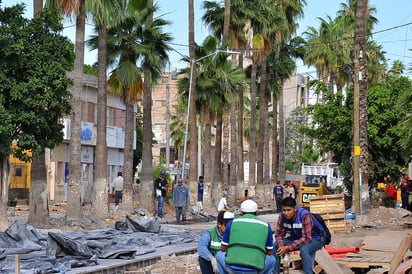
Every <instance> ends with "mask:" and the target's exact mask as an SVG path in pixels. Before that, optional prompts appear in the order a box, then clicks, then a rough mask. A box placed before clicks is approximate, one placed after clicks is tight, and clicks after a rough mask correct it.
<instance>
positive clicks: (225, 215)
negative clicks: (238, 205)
mask: <svg viewBox="0 0 412 274" xmlns="http://www.w3.org/2000/svg"><path fill="white" fill-rule="evenodd" d="M234 218H235V214H233V213H232V212H230V211H226V212H225V214H224V215H223V219H225V220H231V219H234Z"/></svg>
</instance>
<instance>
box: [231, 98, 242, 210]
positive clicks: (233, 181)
mask: <svg viewBox="0 0 412 274" xmlns="http://www.w3.org/2000/svg"><path fill="white" fill-rule="evenodd" d="M233 97H236V96H235V95H233ZM233 99H234V100H236V98H233ZM234 102H235V101H233V102H232V104H231V105H230V165H229V167H230V168H229V192H230V193H232V196H233V201H232V205H233V204H234V202H235V198H236V197H238V196H240V195H239V191H238V190H237V180H236V178H237V172H238V170H239V162H238V157H237V156H238V154H237V127H236V126H237V124H236V122H237V118H236V117H237V115H236V114H237V104H235V103H234ZM240 192H241V190H240ZM229 199H230V196H229Z"/></svg>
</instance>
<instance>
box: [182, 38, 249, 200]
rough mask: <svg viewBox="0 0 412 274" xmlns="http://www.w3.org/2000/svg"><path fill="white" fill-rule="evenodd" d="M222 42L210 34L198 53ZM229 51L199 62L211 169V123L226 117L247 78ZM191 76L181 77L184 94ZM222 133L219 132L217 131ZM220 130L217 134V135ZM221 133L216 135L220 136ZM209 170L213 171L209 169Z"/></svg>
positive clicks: (200, 100) (201, 106)
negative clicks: (233, 60) (231, 59)
mask: <svg viewBox="0 0 412 274" xmlns="http://www.w3.org/2000/svg"><path fill="white" fill-rule="evenodd" d="M219 44H220V42H219V40H218V39H217V38H216V37H212V36H209V37H207V38H206V39H205V40H204V42H203V45H202V47H199V46H196V56H198V57H199V58H202V56H207V55H210V54H211V53H213V52H215V51H216V48H217V47H218V46H219ZM227 57H228V55H227V54H224V53H220V54H217V55H216V56H210V57H208V58H205V59H203V60H202V61H201V62H200V63H199V64H198V65H197V66H196V69H197V72H196V74H197V79H196V83H197V84H196V90H197V100H196V105H197V111H198V112H199V113H200V122H201V123H202V124H203V125H204V127H205V141H204V150H203V151H204V152H203V153H202V155H203V156H204V157H205V159H206V160H205V165H206V164H207V165H208V169H207V171H210V170H211V169H210V165H211V160H209V159H210V158H211V151H212V149H211V127H212V126H213V125H214V124H215V120H216V119H217V120H219V121H221V120H222V117H223V116H224V115H225V114H226V113H228V112H229V108H230V106H231V105H232V104H234V101H233V100H234V99H236V97H234V95H236V94H237V93H236V90H235V86H236V85H240V84H242V82H243V81H244V75H243V70H241V69H239V68H232V67H231V63H230V62H228V60H227ZM182 73H185V74H186V75H188V74H189V71H188V69H185V70H183V71H182ZM188 78H189V77H185V78H182V79H181V80H180V81H179V90H180V91H181V93H182V95H183V96H182V98H187V96H188V94H187V90H188V86H189V81H188ZM216 123H218V122H216ZM217 134H218V133H217ZM217 134H216V135H217ZM217 138H218V137H217V136H216V139H217ZM213 162H214V163H217V164H218V165H220V156H219V159H214V161H213ZM207 174H209V173H207ZM213 183H214V184H213V190H215V191H216V192H213V193H212V201H213V200H214V201H216V199H218V198H220V195H221V193H220V192H219V187H218V185H217V181H213Z"/></svg>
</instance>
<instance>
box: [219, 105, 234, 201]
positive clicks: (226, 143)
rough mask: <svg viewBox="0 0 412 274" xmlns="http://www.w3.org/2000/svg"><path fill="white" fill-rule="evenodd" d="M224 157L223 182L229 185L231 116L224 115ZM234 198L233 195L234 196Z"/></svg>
mask: <svg viewBox="0 0 412 274" xmlns="http://www.w3.org/2000/svg"><path fill="white" fill-rule="evenodd" d="M222 135H223V138H222V150H223V151H222V153H223V155H222V157H223V178H222V179H223V181H222V183H223V184H224V185H227V186H228V185H229V136H230V114H229V113H225V114H223V124H222ZM232 196H233V195H232Z"/></svg>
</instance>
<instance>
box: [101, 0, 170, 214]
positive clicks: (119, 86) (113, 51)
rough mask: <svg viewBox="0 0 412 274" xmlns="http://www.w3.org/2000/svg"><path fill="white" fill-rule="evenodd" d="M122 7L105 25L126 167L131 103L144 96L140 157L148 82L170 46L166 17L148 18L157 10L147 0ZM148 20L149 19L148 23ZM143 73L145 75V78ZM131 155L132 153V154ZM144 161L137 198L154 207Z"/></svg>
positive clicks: (130, 146) (147, 117)
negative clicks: (120, 106)
mask: <svg viewBox="0 0 412 274" xmlns="http://www.w3.org/2000/svg"><path fill="white" fill-rule="evenodd" d="M124 8H125V10H123V12H122V13H123V14H124V15H125V18H124V19H123V20H121V21H120V22H119V23H116V24H115V25H113V26H111V27H110V28H109V29H108V41H107V44H108V60H109V67H113V68H114V69H113V70H112V71H111V73H110V77H109V85H110V86H111V88H112V90H113V92H115V93H116V94H118V95H119V96H120V97H121V98H122V99H123V101H124V102H125V104H126V126H125V127H126V129H125V130H126V133H125V138H126V139H125V167H126V165H127V164H131V163H133V161H130V163H129V162H128V158H129V157H128V156H127V155H128V153H129V152H133V144H132V140H133V131H134V128H135V123H134V108H133V104H134V103H135V102H137V101H139V100H142V99H143V97H144V102H143V108H144V109H143V111H144V116H143V120H144V122H143V127H144V131H145V132H149V134H150V140H149V141H147V140H146V137H145V136H146V134H145V136H144V137H143V138H144V139H143V142H144V145H143V147H144V149H143V159H145V157H146V156H147V151H146V149H145V147H148V148H150V149H151V142H152V136H151V132H152V125H151V119H150V115H151V111H150V110H151V96H149V95H148V93H150V90H151V85H152V84H153V83H154V82H155V81H156V79H158V78H159V77H160V75H161V70H162V69H163V68H164V66H165V62H166V60H167V57H168V56H167V50H169V46H167V45H166V43H167V42H168V41H170V40H171V37H170V35H169V34H167V33H163V32H162V28H163V27H164V26H165V25H167V24H168V22H167V21H165V20H162V19H160V18H158V19H155V20H153V21H151V20H149V18H151V16H152V15H153V13H155V12H156V9H157V7H156V6H153V7H151V6H150V5H148V2H147V0H136V1H130V2H128V5H126V6H124ZM148 22H151V23H150V24H148ZM144 71H145V72H144ZM143 73H144V76H145V78H144V81H143V77H142V76H143ZM146 101H147V102H146ZM145 107H146V108H145ZM147 120H149V122H150V124H148V121H147ZM145 142H149V143H145ZM130 157H133V154H131V156H130ZM143 164H145V162H143ZM146 165H148V163H146V164H145V166H144V167H143V170H142V171H143V174H142V184H143V190H142V194H141V197H140V199H141V205H142V206H143V207H145V208H147V209H153V198H152V195H151V193H153V181H152V178H150V179H149V178H147V177H148V174H149V175H151V174H152V161H151V160H150V167H149V166H146ZM127 170H129V171H131V170H132V168H130V169H126V170H125V171H124V173H126V172H128V171H127ZM130 173H131V172H130ZM128 176H129V175H128ZM130 176H131V174H130ZM125 178H126V177H125ZM130 181H131V180H130ZM125 183H126V188H128V187H130V188H131V184H130V186H128V185H127V183H128V181H127V180H125ZM127 192H130V193H131V191H128V190H126V193H127Z"/></svg>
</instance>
